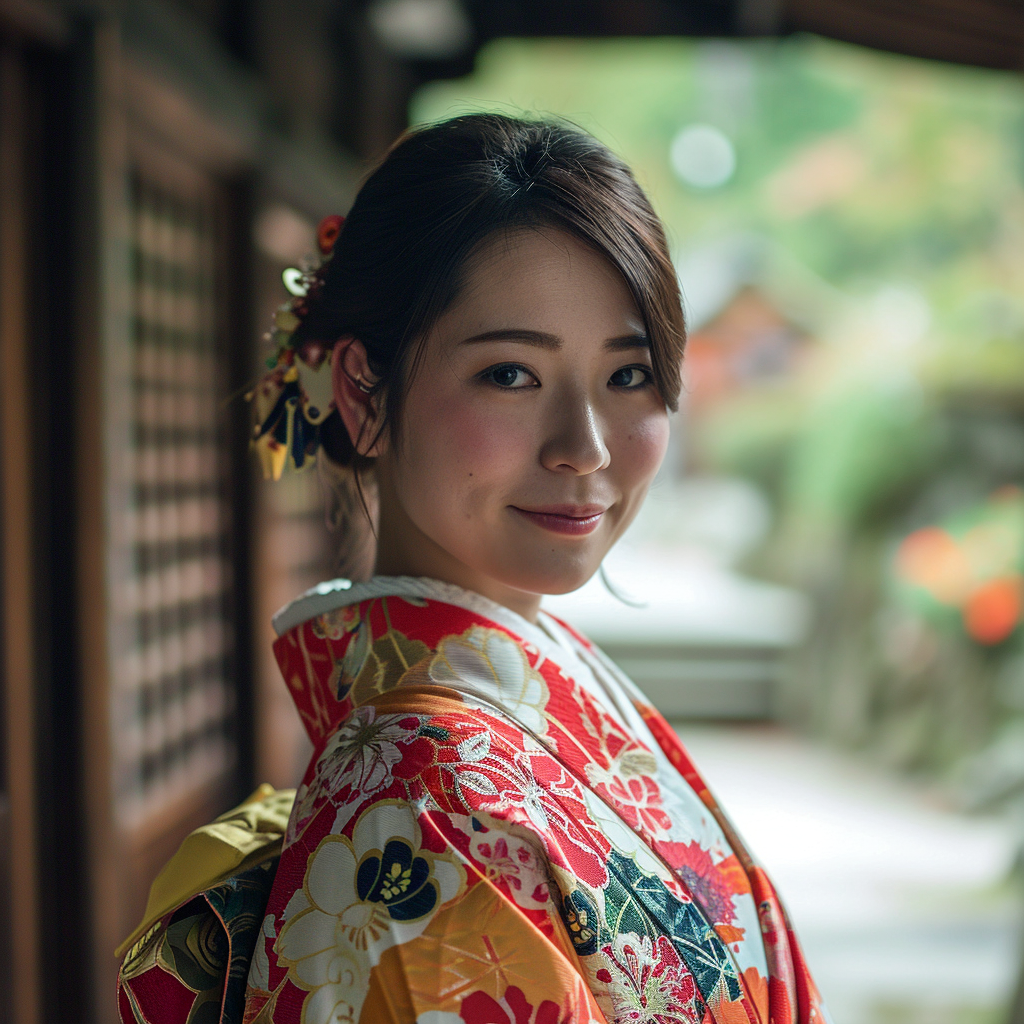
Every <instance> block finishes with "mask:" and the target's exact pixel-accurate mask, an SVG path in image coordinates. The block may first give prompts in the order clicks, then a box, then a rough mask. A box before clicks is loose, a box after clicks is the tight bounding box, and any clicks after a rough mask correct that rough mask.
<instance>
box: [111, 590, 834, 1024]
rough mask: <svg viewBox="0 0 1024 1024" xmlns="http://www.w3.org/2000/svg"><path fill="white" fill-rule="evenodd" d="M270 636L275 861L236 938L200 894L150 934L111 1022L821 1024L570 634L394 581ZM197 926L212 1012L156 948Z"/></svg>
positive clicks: (638, 716)
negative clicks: (297, 735) (279, 773)
mask: <svg viewBox="0 0 1024 1024" xmlns="http://www.w3.org/2000/svg"><path fill="white" fill-rule="evenodd" d="M275 624H276V625H277V626H278V629H279V632H280V633H281V636H280V639H279V640H278V641H277V643H276V645H275V651H276V653H277V656H278V661H279V663H280V665H281V669H282V672H283V674H284V678H285V681H286V682H287V684H288V686H289V688H290V689H291V691H292V694H293V696H294V698H295V701H296V704H297V706H298V709H299V713H300V714H301V716H302V719H303V722H304V723H305V725H306V728H307V730H308V731H309V734H310V737H311V738H312V740H313V743H314V745H315V751H314V754H313V757H312V760H311V762H310V765H309V768H308V770H307V771H306V774H305V777H304V779H303V781H302V785H301V786H300V788H299V790H298V794H297V798H296V800H295V804H294V807H293V809H292V812H291V818H290V820H289V822H288V826H287V832H286V834H285V836H284V839H283V852H281V853H280V861H279V863H276V862H275V863H274V864H273V869H274V870H269V869H267V868H264V876H266V878H267V881H266V882H265V883H264V884H263V886H262V889H261V892H262V896H261V897H255V896H254V897H253V898H252V899H250V901H249V903H248V905H247V906H246V909H245V910H244V913H243V912H241V911H239V912H238V913H236V914H235V916H234V917H232V916H231V915H230V914H225V913H224V912H223V906H224V904H225V899H224V897H223V894H221V895H220V896H218V895H217V893H216V892H214V893H213V899H212V900H211V894H210V892H204V893H201V894H198V895H197V897H196V899H195V900H193V901H192V903H190V904H188V905H187V906H184V905H183V908H182V909H180V910H178V911H176V912H172V913H168V914H166V915H165V916H164V918H163V919H162V920H161V922H160V923H159V925H160V927H157V928H156V929H155V930H153V929H151V933H152V934H151V936H150V937H149V938H148V939H147V940H146V941H148V943H149V945H148V946H147V947H146V949H144V950H141V951H140V950H139V949H135V950H133V953H132V954H129V960H128V961H126V968H125V970H124V972H123V976H122V985H121V1005H122V1016H123V1017H124V1019H126V1020H132V1019H135V1020H145V1021H149V1022H152V1024H157V1022H162V1021H170V1020H175V1021H179V1020H180V1021H183V1022H184V1021H186V1020H189V1021H192V1020H195V1021H196V1022H198V1021H199V1020H200V1017H198V1016H195V1017H193V1016H192V1015H190V1014H191V1008H189V1013H187V1014H185V1015H178V1016H171V1015H168V1013H166V1012H164V1010H162V1009H161V1006H164V1007H166V1006H168V1005H170V1000H169V999H167V998H166V996H164V997H163V999H162V1001H161V999H160V998H159V997H158V996H157V995H156V994H157V993H159V992H160V991H165V992H170V991H171V987H172V986H174V985H178V986H179V987H181V988H183V989H185V990H188V992H190V993H194V995H195V1002H196V1004H197V1005H198V1003H199V1002H200V1000H203V1005H204V1006H207V1007H208V1008H209V1009H208V1011H207V1012H208V1013H209V1014H211V1015H210V1016H203V1017H202V1018H201V1019H202V1020H204V1021H205V1020H210V1021H218V1020H220V1021H225V1022H226V1021H236V1020H244V1021H245V1022H246V1024H257V1022H268V1021H275V1022H279V1024H284V1022H288V1024H292V1022H295V1024H299V1022H301V1024H336V1022H342V1021H346V1022H352V1024H355V1022H360V1021H361V1022H363V1024H370V1022H374V1024H376V1022H402V1024H413V1022H415V1024H561V1022H566V1024H568V1022H580V1024H584V1022H591V1021H594V1022H608V1024H613V1022H614V1024H626V1022H635V1024H644V1022H651V1024H669V1022H677V1021H678V1022H693V1024H697V1022H700V1024H711V1022H718V1024H789V1022H793V1024H811V1022H815V1024H817V1022H822V1021H827V1020H828V1017H827V1013H826V1011H825V1010H824V1008H823V1006H822V1004H821V1001H820V998H819V996H818V993H817V990H816V989H815V986H814V983H813V981H812V980H811V978H810V975H809V974H808V972H807V968H806V966H805V964H804V961H803V958H802V956H801V954H800V949H799V945H798V944H797V941H796V938H795V936H794V935H793V933H792V931H791V930H790V928H789V925H788V924H787V922H786V918H785V914H784V912H783V910H782V908H781V906H780V903H779V900H778V898H777V896H776V894H775V892H774V890H773V888H772V885H771V883H770V882H769V880H768V879H767V877H766V876H765V874H764V872H763V871H762V870H761V869H760V868H759V867H758V866H757V865H756V864H755V863H754V861H753V860H752V859H751V857H750V855H749V853H748V852H747V851H746V850H745V849H744V848H743V846H742V844H741V842H740V841H739V839H738V837H737V836H736V834H735V832H734V830H733V829H732V828H731V827H730V825H729V823H728V821H727V819H726V818H725V816H724V815H723V814H722V812H721V810H720V809H719V808H718V806H717V804H716V803H715V801H714V798H713V797H712V796H711V794H710V793H709V792H708V790H707V787H706V786H705V785H704V783H703V781H702V780H701V778H700V776H699V775H698V774H697V772H696V770H695V769H694V767H693V765H692V764H691V763H690V760H689V757H688V756H687V754H686V751H685V750H684V748H683V747H682V745H681V743H680V741H679V740H678V738H677V737H676V734H675V732H674V731H673V730H672V729H671V727H669V726H668V725H667V723H666V722H665V721H664V719H663V718H662V717H661V716H660V715H659V714H658V712H657V711H655V710H654V709H653V708H652V707H650V706H649V705H648V704H647V703H646V702H645V701H644V700H643V698H642V697H641V696H640V694H639V693H638V692H637V691H636V689H635V688H634V687H633V686H632V684H631V683H630V682H629V681H628V680H626V679H625V678H624V677H623V676H622V675H621V673H619V672H618V670H617V669H616V668H615V667H614V666H613V665H612V664H611V663H610V662H609V661H608V660H607V659H606V658H605V657H604V656H603V655H602V654H601V653H600V651H598V650H597V649H596V648H595V647H594V646H593V645H592V644H590V643H589V642H588V641H587V640H585V639H584V638H582V637H580V636H579V635H577V634H576V633H574V632H573V631H572V630H571V629H570V628H569V627H567V626H566V625H565V624H563V623H560V622H558V621H557V620H555V619H553V618H552V617H550V616H546V615H544V614H543V613H542V614H541V617H540V621H539V622H538V624H536V625H535V624H532V623H528V622H526V621H525V620H524V619H522V618H520V617H519V616H517V615H515V614H514V613H513V612H510V611H509V610H508V609H505V608H502V607H500V606H498V605H495V604H493V603H492V602H490V601H487V600H486V599H484V598H482V597H480V596H478V595H475V594H471V593H467V592H466V591H463V590H461V589H459V588H457V587H453V586H451V585H447V584H442V583H438V582H437V581H433V580H423V579H409V578H401V577H399V578H387V577H378V578H375V579H373V580H371V581H369V582H368V583H366V584H357V585H355V586H352V587H349V586H348V585H347V582H345V581H338V582H337V583H335V584H326V585H324V586H322V587H320V588H317V589H316V590H315V591H312V592H310V594H308V595H306V596H304V597H303V598H300V599H299V601H297V602H295V603H293V604H292V605H290V606H289V607H288V608H287V609H285V610H284V611H283V612H282V613H281V614H280V615H279V616H278V617H277V620H276V621H275ZM255 870H257V869H256V868H252V869H250V871H249V874H250V875H251V874H252V872H253V871H255ZM270 878H272V881H270V880H269V879H270ZM245 884H246V885H248V884H249V880H246V882H245ZM223 888H224V887H223V886H221V889H223ZM236 888H237V886H236ZM243 888H244V886H243ZM256 888H259V887H258V886H257V887H256ZM253 891H255V890H253ZM264 899H265V903H262V905H261V901H262V900H264ZM204 900H205V903H204V902H203V901H204ZM218 900H219V902H218ZM197 901H198V902H197ZM190 908H191V909H190ZM210 908H214V909H217V908H221V911H222V912H220V913H219V914H218V915H217V916H216V921H217V923H218V926H219V928H220V930H221V931H222V932H224V934H226V935H227V936H228V937H229V938H231V939H232V941H231V942H228V943H227V944H226V945H225V944H224V943H222V946H223V948H224V949H225V950H227V951H228V952H222V954H221V960H222V961H223V962H224V963H225V964H227V965H228V967H227V968H226V970H225V973H226V980H223V981H222V987H221V989H220V990H219V994H220V996H221V998H220V999H217V998H216V996H217V994H218V992H217V990H216V989H215V986H214V985H213V984H212V982H211V983H210V984H209V986H208V988H207V989H205V990H200V989H199V988H197V987H195V986H194V985H190V984H189V983H188V979H186V978H184V977H183V972H182V970H181V969H180V967H179V965H178V961H179V960H180V961H181V962H182V963H185V962H186V961H187V960H188V954H187V949H188V943H187V942H185V941H183V940H182V939H181V938H180V937H179V938H178V939H177V940H174V939H173V937H172V938H171V939H169V938H168V937H167V935H168V933H169V932H172V931H173V929H174V927H175V924H176V915H177V918H178V920H177V926H178V932H179V935H183V934H184V933H185V926H184V925H183V924H181V920H182V919H183V916H184V917H186V918H188V919H189V920H190V921H193V924H192V925H191V927H192V928H193V929H195V928H199V927H201V925H197V924H195V921H196V920H198V918H197V916H196V915H197V914H198V915H200V916H201V914H202V913H203V912H205V913H206V915H207V919H209V918H210ZM190 914H191V917H189V915H190ZM242 918H244V919H245V922H247V924H246V926H245V927H244V928H243V927H241V926H240V925H238V922H239V921H240V920H241V919H242ZM233 923H234V924H235V925H236V926H237V927H236V928H235V931H234V932H233V931H232V925H233ZM161 927H162V929H163V931H161V930H160V928H161ZM215 930H216V928H215ZM243 933H244V934H243ZM175 941H177V946H175V945H174V942H175ZM137 945H138V944H137ZM157 947H159V948H157ZM211 948H212V944H211ZM180 949H184V950H185V952H183V953H179V950H180ZM133 956H134V960H132V957H133ZM246 956H248V961H247V963H248V977H247V984H246V986H245V991H244V1008H243V1001H242V994H241V993H242V986H241V983H240V981H238V982H235V983H234V985H233V983H232V980H231V979H232V977H233V976H237V975H238V974H239V973H240V972H241V970H242V968H243V964H244V963H246ZM236 959H237V960H238V964H237V966H236V963H235V961H236ZM132 963H134V965H135V968H133V967H132ZM143 963H144V965H145V969H144V970H139V969H138V967H140V966H142V965H143ZM154 971H156V972H160V973H159V974H158V975H154V974H153V972H154ZM210 973H211V974H212V971H210ZM157 982H158V983H157ZM204 993H205V994H204ZM188 1002H189V1000H188V997H187V996H185V997H184V998H181V999H178V1000H177V1002H176V1003H175V1005H181V1006H185V1004H187V1003H188ZM215 1003H218V1004H219V1006H218V1007H217V1012H218V1014H219V1015H217V1016H214V1015H212V1014H213V1012H214V1004H215ZM126 1010H130V1012H131V1013H132V1014H134V1018H133V1017H132V1016H125V1012H126Z"/></svg>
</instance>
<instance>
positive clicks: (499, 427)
mask: <svg viewBox="0 0 1024 1024" xmlns="http://www.w3.org/2000/svg"><path fill="white" fill-rule="evenodd" d="M512 411H513V410H507V411H506V410H501V409H495V407H494V404H489V406H485V407H483V408H481V407H479V406H477V405H475V404H474V403H465V404H464V405H462V406H459V405H456V404H455V403H453V404H452V405H451V406H449V407H448V408H447V409H446V410H445V411H444V412H443V413H442V414H441V417H440V418H439V420H435V421H434V423H433V424H432V425H431V429H432V430H434V431H436V433H437V435H438V437H439V439H440V441H441V450H442V451H443V452H444V453H445V457H446V458H448V459H450V460H452V461H453V462H454V463H456V464H457V465H458V467H459V469H460V471H461V472H463V473H467V472H468V473H473V475H474V476H475V477H479V478H490V477H494V476H497V475H501V471H502V470H503V469H505V468H507V467H508V466H510V465H516V464H518V463H519V462H520V461H521V460H522V458H523V457H524V455H527V454H528V451H529V448H530V445H531V444H532V443H533V431H532V430H531V429H530V427H529V424H528V423H525V422H524V421H523V418H522V417H521V416H515V415H508V412H512ZM503 412H504V413H505V415H502V413H503Z"/></svg>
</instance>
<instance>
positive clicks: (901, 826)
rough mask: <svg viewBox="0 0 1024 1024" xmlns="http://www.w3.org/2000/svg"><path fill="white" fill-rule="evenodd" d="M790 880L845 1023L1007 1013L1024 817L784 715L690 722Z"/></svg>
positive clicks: (786, 890) (929, 1023)
mask: <svg viewBox="0 0 1024 1024" xmlns="http://www.w3.org/2000/svg"><path fill="white" fill-rule="evenodd" d="M679 731H680V734H681V735H682V737H683V740H684V742H685V743H686V744H687V746H688V747H689V748H690V751H691V753H692V755H693V757H694V760H695V761H696V763H697V765H698V767H699V768H700V769H701V771H702V772H703V774H704V776H705V778H706V779H707V781H708V784H709V785H710V786H711V788H712V790H713V791H714V792H715V793H716V794H717V795H718V797H719V799H720V800H721V801H722V803H723V804H724V806H725V807H726V808H727V810H728V812H729V814H730V816H731V817H732V819H733V821H734V822H735V824H736V825H737V826H738V828H739V830H740V832H741V833H742V834H743V836H744V837H745V839H746V841H747V842H748V843H749V844H750V846H751V848H752V849H753V850H754V851H755V853H756V855H757V856H758V858H759V859H760V860H761V862H762V863H763V864H764V865H765V867H766V868H767V869H768V871H769V873H770V874H771V876H772V877H773V879H774V880H775V882H776V885H777V886H778V888H779V890H780V891H781V894H782V897H783V899H784V901H785V903H786V905H787V907H788V909H789V912H790V914H791V916H792V918H793V920H794V923H795V925H796V928H797V930H798V932H799V934H800V936H801V939H802V942H803V944H804V947H805V952H806V954H807V959H808V961H809V963H810V965H811V969H812V971H813V972H814V975H815V977H816V979H817V981H818V985H819V987H820V988H821V990H822V992H823V993H824V995H825V998H826V1000H827V1002H828V1004H829V1007H830V1009H831V1012H832V1014H833V1017H834V1018H835V1024H896V1022H899V1024H953V1022H954V1021H955V1022H956V1024H1002V1022H1003V1021H1004V1020H1005V1005H1006V1001H1007V999H1008V998H1009V995H1010V992H1011V991H1012V989H1013V985H1014V983H1015V980H1016V974H1017V971H1018V969H1019V964H1020V963H1021V960H1022V953H1021V942H1020V931H1021V928H1020V926H1021V923H1022V922H1024V896H1022V894H1021V892H1020V890H1019V888H1018V886H1017V885H1016V884H1015V883H1013V882H1011V881H1010V872H1011V867H1012V865H1013V862H1014V859H1015V856H1016V850H1017V846H1018V833H1017V830H1016V829H1015V828H1014V827H1013V826H1012V825H1011V824H1010V822H1008V821H1006V820H1001V819H998V818H977V817H966V816H963V815H960V814H957V813H954V812H953V811H951V810H949V809H947V808H943V807H942V806H941V805H939V804H938V803H937V802H936V800H935V799H934V798H933V797H930V796H929V794H928V793H927V792H925V791H922V790H921V789H918V788H915V787H914V786H913V785H912V784H910V783H908V782H905V781H903V780H900V779H896V778H893V777H892V776H891V775H889V774H887V773H885V772H883V771H881V770H875V769H874V768H873V767H872V766H871V765H870V764H869V763H866V762H865V761H863V760H858V759H857V758H854V757H851V756H850V755H848V754H845V753H837V752H832V751H829V750H827V749H825V748H824V747H821V746H817V745H815V744H812V743H810V742H808V741H807V740H804V739H800V738H797V737H794V736H792V735H791V734H789V733H787V732H785V731H784V730H782V729H780V728H778V727H776V726H762V725H758V726H709V725H696V724H694V725H682V726H680V728H679Z"/></svg>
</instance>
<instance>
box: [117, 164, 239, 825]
mask: <svg viewBox="0 0 1024 1024" xmlns="http://www.w3.org/2000/svg"><path fill="white" fill-rule="evenodd" d="M175 170H177V173H176V174H169V173H167V171H168V168H166V167H162V166H161V162H160V161H159V160H158V159H157V158H155V157H154V156H152V155H150V156H149V158H148V159H139V158H138V156H137V155H136V156H135V158H134V159H133V166H132V167H131V170H130V177H129V182H130V184H129V204H128V206H129V237H130V282H131V326H130V344H129V352H128V358H129V359H130V368H129V372H128V374H127V377H126V383H127V385H128V388H129V391H130V394H129V397H128V403H129V406H130V411H129V427H130V438H129V445H128V447H127V449H126V451H125V452H124V455H123V457H124V460H125V466H124V468H125V473H124V476H123V478H122V479H123V482H124V484H125V485H126V486H125V487H124V491H123V493H124V495H125V497H126V498H127V501H126V503H125V505H124V507H123V508H122V509H120V510H119V512H120V514H121V515H122V516H123V532H121V534H120V539H121V540H122V542H123V544H124V548H125V550H124V552H123V558H124V561H125V563H126V564H125V568H126V569H127V572H125V573H124V576H123V578H122V579H121V580H120V581H119V584H118V585H117V587H116V590H115V593H114V601H113V605H114V615H115V617H116V619H117V620H118V621H117V622H116V623H115V624H114V625H115V628H116V629H117V631H118V633H119V635H120V638H121V644H120V645H119V646H120V648H121V650H120V651H119V652H118V656H117V658H116V661H115V675H114V682H115V691H114V707H115V716H116V717H115V734H116V735H117V736H118V739H119V742H118V744H117V746H116V747H115V751H116V758H115V766H114V774H115V801H116V805H117V809H118V813H119V816H120V817H121V818H122V819H123V820H124V821H125V823H126V824H134V823H136V822H138V823H141V822H143V821H144V820H145V819H159V817H160V816H161V814H162V813H165V812H166V811H167V810H169V809H172V808H173V807H174V806H175V804H177V803H178V802H180V801H181V800H182V799H185V800H187V799H188V798H189V797H190V795H195V794H196V793H197V792H200V791H202V790H203V789H204V788H206V787H209V786H210V785H211V784H216V782H217V781H218V780H219V779H222V778H223V777H224V775H225V773H228V772H230V770H231V768H232V766H233V763H234V760H235V753H236V740H235V735H234V728H233V721H234V714H233V713H234V710H235V693H234V688H233V682H232V678H231V663H232V662H231V655H232V648H233V644H234V636H233V628H232V614H231V612H232V609H231V588H232V562H231V538H230V532H231V523H232V510H231V508H230V506H229V491H228V487H227V480H228V478H229V474H228V465H229V453H228V452H227V451H226V450H225V444H226V441H227V438H226V437H225V430H224V420H225V417H224V410H223V408H222V404H223V400H224V396H225V392H226V390H227V388H226V385H227V382H228V375H227V372H226V369H225V360H226V354H225V351H224V349H225V340H224V336H223V333H224V332H223V330H222V327H223V322H222V317H221V316H219V306H218V302H219V299H220V296H219V295H218V286H219V282H220V279H221V274H220V273H219V267H218V260H220V261H223V259H224V244H223V237H222V235H223V230H222V228H223V223H224V218H223V213H222V211H221V210H220V209H219V208H218V198H219V197H218V193H217V189H216V187H215V185H214V183H211V182H209V181H205V180H203V178H202V176H201V175H199V174H198V173H193V174H186V173H183V171H182V169H181V168H175ZM115 536H116V534H115Z"/></svg>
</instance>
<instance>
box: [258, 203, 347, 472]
mask: <svg viewBox="0 0 1024 1024" xmlns="http://www.w3.org/2000/svg"><path fill="white" fill-rule="evenodd" d="M344 223H345V218H344V217H342V216H340V215H339V214H332V215H331V216H330V217H325V218H324V219H323V220H322V221H320V226H319V228H318V229H317V233H316V240H317V246H318V248H319V249H320V253H321V258H320V259H319V260H306V261H304V262H303V265H302V266H301V268H295V267H289V268H288V269H287V270H285V271H284V273H283V274H282V275H281V278H282V280H283V281H284V286H285V288H287V289H288V291H289V292H290V293H291V295H292V298H291V299H290V300H289V301H288V302H286V303H284V305H282V306H279V307H278V310H277V313H275V315H274V328H273V330H272V331H271V332H270V333H269V334H268V335H266V340H267V341H270V342H271V343H272V345H273V346H274V352H273V354H272V355H270V356H268V357H267V368H268V370H269V371H270V372H269V373H267V374H265V375H264V376H263V377H261V378H260V380H259V381H258V383H257V384H256V386H255V387H254V388H253V389H252V391H250V392H249V393H248V394H247V395H246V396H245V398H246V401H248V402H249V403H251V405H252V413H253V432H252V440H251V442H250V443H251V445H252V447H253V448H254V449H255V450H256V453H257V455H258V456H259V459H260V463H261V465H262V466H263V475H264V477H265V478H266V479H268V480H271V479H273V480H279V479H280V478H281V473H282V471H283V470H284V468H285V467H286V466H290V467H291V468H293V469H302V468H303V467H305V466H308V465H311V464H312V463H313V461H314V460H315V458H316V452H317V449H318V448H319V447H320V433H321V428H322V426H323V423H324V421H325V420H326V419H327V418H328V417H329V416H330V415H331V414H332V413H333V412H334V401H333V399H332V400H331V401H329V402H327V403H325V404H323V405H322V406H321V405H316V404H314V403H313V402H312V401H311V400H310V397H309V395H307V394H306V391H305V389H304V388H303V386H302V380H301V378H300V376H299V367H298V365H297V363H296V360H300V361H301V362H302V363H304V364H305V365H306V366H308V367H309V369H310V370H312V371H313V372H317V371H319V370H320V368H321V366H323V363H324V361H325V360H326V359H327V358H328V356H329V355H330V349H329V346H328V345H327V343H326V342H324V341H319V340H312V339H309V340H306V341H304V342H302V344H301V345H299V347H298V348H296V347H295V344H294V340H293V339H294V335H295V331H296V330H297V329H298V327H299V324H301V323H302V319H303V317H305V315H306V313H307V311H308V310H309V303H310V302H311V301H313V300H315V298H316V296H317V293H318V292H319V291H320V290H321V289H322V288H323V281H324V271H325V270H326V268H327V264H328V263H329V262H330V259H331V255H332V253H333V251H334V243H335V242H336V241H337V240H338V236H339V235H340V234H341V229H342V225H344Z"/></svg>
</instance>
